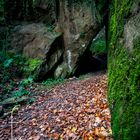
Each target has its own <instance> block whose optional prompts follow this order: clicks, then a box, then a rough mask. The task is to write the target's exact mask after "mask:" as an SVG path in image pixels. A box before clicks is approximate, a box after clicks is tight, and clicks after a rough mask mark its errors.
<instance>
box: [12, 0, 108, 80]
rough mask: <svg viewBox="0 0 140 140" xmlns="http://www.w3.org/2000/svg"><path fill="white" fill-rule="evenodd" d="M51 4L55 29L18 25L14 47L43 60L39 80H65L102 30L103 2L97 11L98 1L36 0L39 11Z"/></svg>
mask: <svg viewBox="0 0 140 140" xmlns="http://www.w3.org/2000/svg"><path fill="white" fill-rule="evenodd" d="M56 4H57V6H56ZM51 5H52V6H53V7H54V9H53V10H54V11H55V17H56V19H55V22H56V23H55V25H56V27H55V29H54V30H51V31H49V30H47V27H45V25H43V24H28V25H23V26H17V27H16V28H15V29H14V31H13V34H14V36H13V39H12V48H14V50H17V52H21V53H23V55H24V56H25V57H27V58H32V59H37V60H41V63H39V68H38V69H37V73H38V74H37V75H38V77H40V78H41V77H45V76H46V75H51V77H52V76H54V77H55V78H59V77H63V78H65V77H69V76H71V75H73V74H74V73H75V71H76V69H77V67H78V64H80V63H79V61H80V58H81V57H82V55H83V54H84V52H85V51H86V49H88V47H89V46H90V44H91V42H92V40H93V38H94V37H95V36H96V34H97V33H98V32H99V31H100V29H101V28H102V26H103V18H104V15H105V14H104V15H103V14H102V13H101V11H102V9H103V7H104V3H103V4H102V6H100V8H98V3H97V2H95V1H88V2H85V1H80V2H71V1H70V0H66V1H63V0H60V1H54V2H53V1H50V0H48V1H44V0H36V8H38V9H42V10H44V11H47V10H49V6H51ZM54 11H53V12H54ZM50 12H52V8H51V9H50ZM48 13H49V12H48ZM50 18H51V17H50ZM37 64H38V63H37ZM35 73H36V72H35Z"/></svg>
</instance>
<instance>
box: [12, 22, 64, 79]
mask: <svg viewBox="0 0 140 140" xmlns="http://www.w3.org/2000/svg"><path fill="white" fill-rule="evenodd" d="M11 44H12V48H13V49H14V51H15V50H16V51H17V53H22V54H23V55H24V56H25V57H26V58H28V59H29V60H31V61H30V63H36V62H40V63H36V64H38V65H39V66H37V67H38V69H37V71H36V72H35V73H36V74H35V75H36V76H37V77H39V78H40V79H41V78H42V77H44V76H47V75H48V73H49V72H50V71H51V70H52V69H54V68H55V67H56V65H57V63H58V62H59V61H60V59H61V58H62V55H63V52H64V47H63V42H62V35H61V34H60V33H56V32H49V31H48V30H47V27H46V26H44V25H43V24H29V25H24V26H17V27H15V29H14V31H13V37H12V43H11ZM30 65H31V66H32V67H33V64H30ZM31 69H32V68H31Z"/></svg>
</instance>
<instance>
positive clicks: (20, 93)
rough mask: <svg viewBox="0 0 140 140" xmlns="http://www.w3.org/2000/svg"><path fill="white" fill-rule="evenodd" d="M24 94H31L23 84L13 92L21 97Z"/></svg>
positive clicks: (15, 95)
mask: <svg viewBox="0 0 140 140" xmlns="http://www.w3.org/2000/svg"><path fill="white" fill-rule="evenodd" d="M24 95H30V92H29V91H28V90H26V89H25V88H24V87H23V86H20V87H19V89H18V90H17V91H15V92H14V93H13V96H14V97H21V96H24Z"/></svg>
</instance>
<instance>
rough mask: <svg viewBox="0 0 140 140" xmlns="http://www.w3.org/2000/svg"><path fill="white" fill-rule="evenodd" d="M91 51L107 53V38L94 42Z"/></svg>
mask: <svg viewBox="0 0 140 140" xmlns="http://www.w3.org/2000/svg"><path fill="white" fill-rule="evenodd" d="M90 51H91V52H92V53H96V54H100V53H106V52H107V50H106V41H105V39H100V40H97V41H96V42H93V43H92V45H91V47H90Z"/></svg>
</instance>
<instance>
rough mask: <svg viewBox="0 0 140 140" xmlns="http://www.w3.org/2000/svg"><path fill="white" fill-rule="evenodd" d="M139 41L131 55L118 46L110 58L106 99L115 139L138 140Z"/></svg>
mask: <svg viewBox="0 0 140 140" xmlns="http://www.w3.org/2000/svg"><path fill="white" fill-rule="evenodd" d="M139 46H140V38H137V39H136V40H135V41H134V48H133V49H134V50H133V53H132V54H130V53H129V52H128V50H127V49H126V48H124V47H123V46H121V45H120V44H117V45H116V50H115V51H114V54H113V55H112V56H111V57H109V88H108V99H109V102H110V106H112V105H113V107H111V110H112V128H113V134H114V137H115V139H116V140H137V139H140V135H139V132H140V122H139V118H140V102H139V101H140V53H139Z"/></svg>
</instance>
